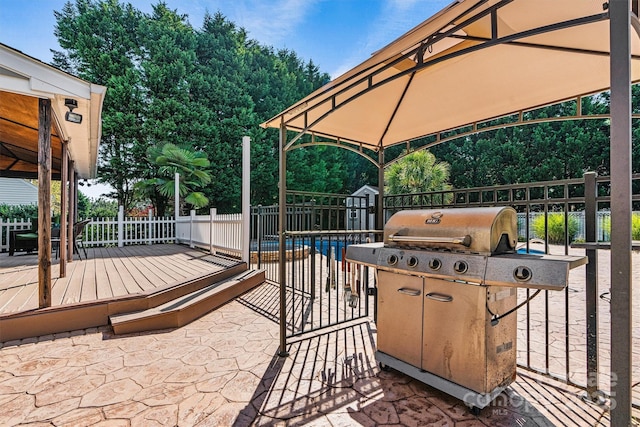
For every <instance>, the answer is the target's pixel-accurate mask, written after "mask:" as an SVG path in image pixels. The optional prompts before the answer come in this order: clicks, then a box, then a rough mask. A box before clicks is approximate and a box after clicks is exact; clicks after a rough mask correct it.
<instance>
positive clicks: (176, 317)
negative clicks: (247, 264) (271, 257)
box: [109, 270, 265, 334]
mask: <svg viewBox="0 0 640 427" xmlns="http://www.w3.org/2000/svg"><path fill="white" fill-rule="evenodd" d="M264 281H265V276H264V271H263V270H248V271H245V272H243V273H240V274H237V275H235V276H232V277H230V278H227V279H225V280H221V281H218V282H216V283H212V284H211V285H209V286H206V287H204V288H202V289H199V290H196V291H194V292H191V293H189V294H186V295H183V296H180V297H178V298H175V299H173V300H171V301H168V302H166V303H164V304H162V305H159V306H157V307H153V308H149V309H146V310H142V311H135V312H131V313H122V314H113V315H111V316H109V320H110V323H111V325H112V327H113V331H114V333H115V334H128V333H132V332H143V331H152V330H158V329H167V328H179V327H181V326H184V325H186V324H188V323H190V322H192V321H193V320H195V319H197V318H199V317H201V316H202V315H204V314H206V313H208V312H210V311H211V310H213V309H215V308H218V307H220V306H221V305H223V304H225V303H227V302H229V301H230V300H232V299H233V298H235V297H237V296H239V295H241V294H243V293H245V292H247V291H248V290H250V289H253V288H254V287H256V286H257V285H259V284H261V283H262V282H264Z"/></svg>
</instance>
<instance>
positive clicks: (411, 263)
mask: <svg viewBox="0 0 640 427" xmlns="http://www.w3.org/2000/svg"><path fill="white" fill-rule="evenodd" d="M407 265H408V266H409V267H411V268H414V267H416V266H417V265H418V258H416V257H414V256H411V257H409V259H408V260H407Z"/></svg>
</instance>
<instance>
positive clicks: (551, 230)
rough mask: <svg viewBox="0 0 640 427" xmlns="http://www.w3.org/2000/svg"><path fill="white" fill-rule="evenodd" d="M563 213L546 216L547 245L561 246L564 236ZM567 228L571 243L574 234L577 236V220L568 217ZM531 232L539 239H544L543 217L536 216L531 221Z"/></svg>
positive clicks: (578, 226) (578, 225)
mask: <svg viewBox="0 0 640 427" xmlns="http://www.w3.org/2000/svg"><path fill="white" fill-rule="evenodd" d="M564 215H565V214H564V213H563V212H553V213H549V214H547V218H548V221H547V222H548V235H549V243H554V244H563V243H564V241H565V235H564ZM568 228H569V242H573V241H574V239H575V237H576V234H578V229H579V228H580V224H579V222H578V220H577V219H576V218H575V217H573V216H571V215H569V221H568ZM533 231H534V233H535V235H536V237H538V238H539V239H544V238H545V229H544V215H540V216H538V217H537V218H536V219H535V220H533Z"/></svg>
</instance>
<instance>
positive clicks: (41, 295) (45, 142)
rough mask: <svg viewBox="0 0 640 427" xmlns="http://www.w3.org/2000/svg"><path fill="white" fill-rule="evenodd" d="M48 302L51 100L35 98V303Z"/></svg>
mask: <svg viewBox="0 0 640 427" xmlns="http://www.w3.org/2000/svg"><path fill="white" fill-rule="evenodd" d="M50 306H51V100H50V99H39V100H38V307H40V308H45V307H50Z"/></svg>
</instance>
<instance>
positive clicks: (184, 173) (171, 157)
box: [136, 143, 212, 215]
mask: <svg viewBox="0 0 640 427" xmlns="http://www.w3.org/2000/svg"><path fill="white" fill-rule="evenodd" d="M147 157H148V159H149V161H150V162H151V164H152V166H155V167H157V173H158V176H157V177H155V178H150V179H147V180H144V181H141V182H139V183H138V184H136V188H137V190H138V192H139V193H140V194H142V195H143V196H146V197H148V198H149V199H151V200H152V201H154V205H155V206H156V209H158V214H159V215H163V212H160V211H163V210H164V209H162V207H164V206H166V201H167V200H169V199H172V198H174V197H175V184H174V176H175V174H176V172H177V173H178V174H179V175H180V183H179V190H178V191H179V196H180V197H181V198H184V199H183V200H184V202H185V203H187V204H189V205H191V206H193V208H195V209H198V208H201V207H204V206H206V205H207V204H208V203H209V199H208V198H207V197H206V196H205V195H204V194H203V193H202V192H201V191H198V189H199V188H203V187H205V186H206V185H208V184H209V183H210V182H211V180H212V178H211V174H210V172H209V170H208V168H209V166H210V162H209V160H208V159H207V155H206V154H205V153H202V152H200V151H193V150H189V149H186V148H182V147H178V146H176V145H175V144H171V143H167V144H165V145H163V146H162V148H161V149H158V148H157V147H153V148H151V149H149V150H148V152H147ZM159 198H163V199H164V200H158V199H159Z"/></svg>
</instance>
